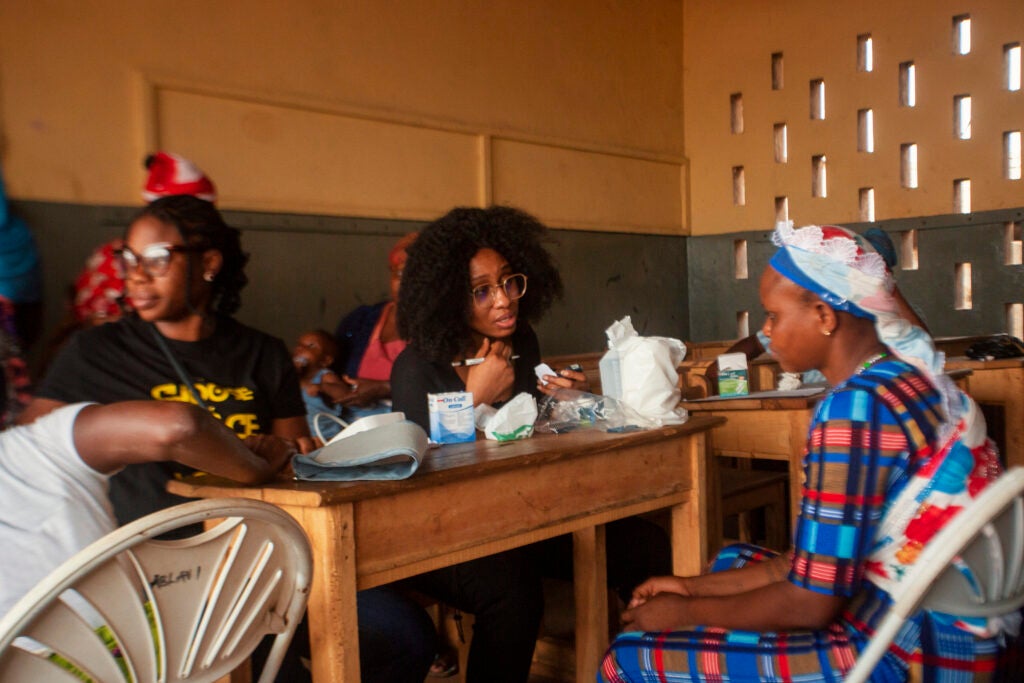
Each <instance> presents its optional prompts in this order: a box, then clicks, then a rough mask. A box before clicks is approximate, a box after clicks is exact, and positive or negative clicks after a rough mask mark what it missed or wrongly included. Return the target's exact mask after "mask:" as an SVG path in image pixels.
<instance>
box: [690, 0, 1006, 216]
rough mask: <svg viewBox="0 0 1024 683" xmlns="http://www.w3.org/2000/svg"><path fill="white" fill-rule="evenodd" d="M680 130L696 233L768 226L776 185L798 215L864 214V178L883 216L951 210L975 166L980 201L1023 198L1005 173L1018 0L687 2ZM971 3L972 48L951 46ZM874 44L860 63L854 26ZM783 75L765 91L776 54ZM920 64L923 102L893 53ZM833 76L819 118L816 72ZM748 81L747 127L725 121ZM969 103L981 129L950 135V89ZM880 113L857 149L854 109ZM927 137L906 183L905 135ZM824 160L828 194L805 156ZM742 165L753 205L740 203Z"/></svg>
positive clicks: (989, 205) (990, 203) (989, 206)
mask: <svg viewBox="0 0 1024 683" xmlns="http://www.w3.org/2000/svg"><path fill="white" fill-rule="evenodd" d="M684 6H685V12H684V25H685V26H686V31H685V50H684V58H683V63H684V64H685V66H686V82H685V88H684V97H685V109H684V113H685V121H686V123H685V133H686V155H687V157H688V158H689V159H690V162H691V165H690V178H691V180H690V182H691V184H690V198H691V203H690V208H689V211H690V214H689V219H690V225H691V230H692V233H693V234H721V233H727V232H735V231H741V230H764V229H768V228H770V227H771V226H772V224H773V223H774V220H775V197H778V196H787V197H788V199H789V209H790V211H789V215H790V218H791V219H793V220H794V221H795V222H796V223H797V224H798V225H799V224H807V223H823V222H843V223H846V222H856V221H858V220H860V213H859V207H858V190H859V188H863V187H873V188H874V189H875V202H876V216H875V217H876V220H886V219H892V218H903V217H911V216H929V215H941V214H950V213H953V181H954V179H958V178H970V179H971V181H972V194H973V201H972V209H973V210H975V211H979V210H980V211H985V210H995V209H1002V208H1008V207H1019V206H1021V205H1022V204H1024V200H1022V198H1024V182H1022V181H1019V180H1017V181H1009V180H1005V179H1004V178H1003V177H1002V176H1003V174H1002V164H1003V161H1002V136H1003V132H1004V131H1007V130H1018V131H1019V130H1021V129H1022V127H1024V92H1020V91H1018V92H1008V91H1007V90H1006V89H1005V88H1004V87H1003V45H1004V44H1007V43H1021V42H1022V41H1024V2H1021V0H988V1H979V0H896V1H891V0H887V1H880V0H858V1H850V0H841V1H838V0H837V1H833V2H822V1H821V0H785V1H783V2H771V3H769V2H765V1H764V0H731V1H730V2H720V1H718V0H687V1H686V2H685V3H684ZM961 14H970V16H971V21H972V28H973V31H972V32H973V40H972V43H973V49H972V51H971V53H970V54H968V55H965V56H955V55H954V54H953V50H952V20H953V17H954V16H955V15H961ZM863 33H870V34H871V36H872V38H873V42H874V55H875V60H874V61H875V65H874V71H873V72H872V73H862V72H858V70H857V62H856V44H857V36H858V35H859V34H863ZM774 52H781V53H782V54H783V64H784V84H783V88H782V89H781V90H776V91H773V90H772V89H771V77H770V74H771V66H770V65H771V55H772V53H774ZM904 61H913V62H914V63H915V65H916V67H917V85H918V104H917V106H916V107H915V108H913V109H908V108H905V107H900V106H899V105H898V100H897V83H898V65H899V63H900V62H904ZM815 78H823V79H824V80H825V84H826V119H825V120H824V121H811V120H810V116H809V110H810V106H809V82H810V80H811V79H815ZM732 93H742V95H743V108H744V123H745V130H744V131H743V133H742V134H738V135H734V134H732V133H731V132H730V95H731V94H732ZM957 94H969V95H971V97H972V101H973V110H974V117H973V137H972V139H970V140H955V139H954V137H953V130H952V128H953V126H952V123H953V96H954V95H957ZM868 107H870V108H872V109H873V110H874V116H875V134H876V139H875V147H876V151H875V152H874V153H873V154H866V153H862V152H858V151H857V145H856V141H857V137H856V135H857V110H858V109H861V108H868ZM777 122H785V123H787V126H788V137H789V161H788V162H787V163H785V164H778V163H775V162H774V160H773V143H772V139H773V135H772V128H773V124H775V123H777ZM909 142H916V143H918V145H919V149H920V159H919V165H920V186H919V188H918V189H913V190H911V189H904V188H902V187H901V186H900V176H899V170H900V167H899V147H900V144H901V143H909ZM819 154H824V155H826V158H827V169H828V196H827V197H825V198H812V197H811V157H812V156H813V155H819ZM734 166H743V167H744V173H745V178H746V204H745V205H744V206H734V204H733V181H732V168H733V167H734Z"/></svg>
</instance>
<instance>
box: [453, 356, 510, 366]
mask: <svg viewBox="0 0 1024 683" xmlns="http://www.w3.org/2000/svg"><path fill="white" fill-rule="evenodd" d="M484 358H485V357H484V356H481V357H480V358H467V359H466V360H453V361H452V367H453V368H464V367H470V366H473V365H480V364H481V363H483V362H484ZM517 358H519V356H518V355H516V356H509V358H508V359H509V360H510V361H513V360H516V359H517Z"/></svg>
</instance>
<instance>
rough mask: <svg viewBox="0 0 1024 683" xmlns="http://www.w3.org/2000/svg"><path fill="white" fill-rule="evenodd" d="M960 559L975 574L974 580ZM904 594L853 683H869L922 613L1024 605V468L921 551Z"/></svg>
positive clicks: (990, 613)
mask: <svg viewBox="0 0 1024 683" xmlns="http://www.w3.org/2000/svg"><path fill="white" fill-rule="evenodd" d="M956 558H959V559H960V560H961V561H962V563H963V565H966V567H967V568H969V569H970V572H969V575H970V576H971V577H972V579H973V580H974V583H972V582H971V581H969V580H968V578H967V575H965V573H964V571H963V570H962V569H963V565H961V567H959V568H958V567H957V566H953V565H952V564H951V563H952V562H953V561H954V559H956ZM901 585H902V586H903V588H904V592H903V594H902V595H900V596H899V597H897V598H896V599H895V601H894V602H893V605H892V608H891V609H890V610H889V612H888V614H886V616H885V618H884V619H883V620H882V622H881V624H879V626H878V629H877V630H876V631H875V633H874V635H873V636H872V637H871V640H870V641H869V642H868V646H867V647H866V648H865V649H864V651H863V652H861V653H860V656H859V657H858V658H857V662H856V664H855V665H854V667H853V669H852V670H851V671H850V672H849V674H847V676H846V679H845V680H846V681H847V682H848V683H862V682H863V681H866V680H868V678H869V677H870V676H871V672H872V671H873V670H874V668H875V666H876V665H877V664H878V662H879V661H880V660H881V658H882V657H883V656H884V655H885V652H886V651H887V650H888V649H889V645H890V644H891V643H892V641H893V639H894V638H895V637H896V634H897V633H898V632H899V630H900V628H901V627H902V626H903V623H904V622H905V621H906V620H907V618H909V617H910V616H912V615H913V614H914V613H915V612H917V611H918V610H919V609H930V610H936V611H940V612H945V613H947V614H955V615H959V616H970V617H996V616H999V615H1002V614H1008V613H1010V612H1014V611H1016V610H1018V609H1020V607H1021V606H1022V605H1024V468H1021V467H1014V468H1012V469H1011V470H1009V471H1008V472H1006V473H1005V474H1003V476H1001V477H1000V478H999V479H997V480H996V481H995V482H993V483H992V484H990V485H989V486H988V488H986V489H985V490H984V491H982V492H981V493H980V494H979V495H978V497H977V498H975V499H974V500H973V501H972V502H971V504H970V505H969V506H968V507H966V508H965V509H963V510H962V511H961V512H960V514H958V515H957V516H956V517H955V518H954V519H953V521H951V522H950V523H949V524H948V525H946V526H945V527H944V528H943V529H941V530H940V531H939V533H937V534H936V535H935V536H934V537H933V538H932V539H931V541H929V542H928V543H927V544H926V545H925V548H924V550H922V551H921V555H920V557H918V559H917V562H915V563H914V565H913V567H912V568H911V569H910V570H909V571H908V573H907V577H906V578H905V579H904V581H903V583H902V584H901Z"/></svg>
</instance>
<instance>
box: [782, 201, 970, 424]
mask: <svg viewBox="0 0 1024 683" xmlns="http://www.w3.org/2000/svg"><path fill="white" fill-rule="evenodd" d="M772 242H773V243H774V244H775V245H776V246H778V247H779V251H778V252H777V253H776V254H775V256H773V257H772V260H771V262H770V265H771V267H772V268H774V269H775V270H776V271H778V272H779V273H780V274H781V275H782V276H784V277H786V278H788V279H790V280H792V281H793V282H795V283H796V284H798V285H800V286H801V287H804V288H805V289H809V290H810V291H812V292H814V293H815V294H817V295H818V296H820V297H821V299H822V300H823V301H825V303H827V304H829V305H830V306H832V307H833V308H835V309H837V310H842V311H846V312H848V313H851V314H852V315H856V316H859V317H862V318H868V319H870V320H874V322H875V330H876V331H877V332H878V338H879V339H880V340H881V342H882V343H883V344H885V345H886V346H888V347H889V348H890V349H891V350H892V351H893V352H894V353H895V354H896V355H897V356H898V357H900V358H902V359H903V360H904V361H906V362H908V363H910V364H911V365H913V366H915V367H917V368H918V369H919V370H921V371H922V372H923V373H924V374H925V375H926V376H927V377H928V379H929V380H930V381H931V382H932V384H933V386H935V388H936V389H937V390H938V391H939V393H940V395H941V396H942V407H943V411H944V413H945V415H946V416H947V423H946V428H947V429H950V430H951V429H952V427H951V426H950V425H951V424H955V423H956V422H957V420H958V419H959V417H960V414H961V412H962V411H963V408H962V406H963V401H962V399H961V398H960V391H959V390H958V389H957V388H956V385H955V384H953V382H952V380H950V379H949V378H948V377H947V376H946V374H945V372H944V367H945V363H946V358H945V354H943V353H942V352H940V351H938V350H936V348H935V343H934V341H932V338H931V337H930V336H929V335H928V333H927V332H925V331H924V330H922V329H921V328H920V327H917V326H915V325H912V324H911V323H910V322H909V321H907V320H906V319H905V318H903V317H902V316H901V315H900V314H899V307H898V306H897V304H896V300H895V298H894V297H893V296H892V292H893V288H894V286H895V284H894V281H893V279H892V274H891V273H890V272H889V271H888V269H887V268H886V266H885V261H884V259H882V257H881V255H880V254H878V252H877V251H875V249H874V247H872V246H871V243H870V242H868V240H866V239H865V238H864V237H862V236H860V235H858V234H856V233H854V232H851V231H850V230H847V229H845V228H840V227H836V226H832V225H826V226H817V225H809V226H807V227H803V228H794V227H793V223H792V221H787V222H784V223H782V222H780V223H778V224H777V225H776V228H775V233H774V234H773V235H772ZM945 435H946V434H945V433H943V434H942V436H945Z"/></svg>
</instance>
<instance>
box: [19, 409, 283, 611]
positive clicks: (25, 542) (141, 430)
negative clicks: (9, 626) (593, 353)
mask: <svg viewBox="0 0 1024 683" xmlns="http://www.w3.org/2000/svg"><path fill="white" fill-rule="evenodd" d="M294 452H295V448H294V446H293V445H291V444H290V443H288V442H287V441H285V440H283V439H278V438H275V437H269V436H253V437H249V438H247V439H245V440H242V439H239V438H237V436H235V434H234V433H233V432H231V431H230V430H229V429H227V428H226V427H224V425H223V424H220V423H219V422H217V420H215V419H213V418H212V417H211V416H210V414H209V413H207V412H206V411H204V410H200V409H199V408H197V407H196V406H190V405H187V404H184V403H158V402H155V401H128V402H121V403H111V404H109V405H105V406H100V405H95V404H88V403H76V404H71V405H66V406H63V407H61V408H59V409H57V410H55V411H53V412H51V413H49V414H48V415H46V416H44V417H41V418H40V419H38V420H36V421H35V422H33V423H32V424H30V425H26V426H20V427H15V428H13V429H11V430H9V431H7V432H4V433H3V434H0V546H2V547H3V548H4V561H3V562H0V615H2V614H4V613H6V612H7V610H8V609H10V607H11V606H12V605H13V604H14V603H15V602H16V601H17V600H18V599H19V598H21V597H22V596H23V595H25V593H26V592H27V591H28V590H29V589H31V588H32V587H33V586H34V585H35V584H36V583H38V582H39V581H40V580H41V579H43V578H44V577H45V576H46V575H47V574H49V573H50V572H51V571H52V570H53V569H55V568H56V567H57V566H58V565H60V564H61V563H62V562H63V561H64V560H66V559H68V558H69V557H71V556H72V555H73V554H75V553H76V552H77V551H79V550H81V549H82V548H84V547H85V546H87V545H89V544H90V543H92V542H93V541H95V540H97V539H99V538H101V537H102V536H104V535H105V534H107V533H109V532H111V531H113V530H114V529H115V527H116V526H117V524H116V522H115V520H114V516H113V514H112V510H111V508H110V502H109V500H108V499H107V488H108V484H109V480H110V478H111V477H112V476H113V475H114V474H115V473H116V472H117V471H118V470H119V469H120V468H122V467H124V466H126V465H130V464H141V463H151V462H163V461H174V462H178V463H181V464H183V465H188V466H191V467H203V468H205V469H206V470H208V471H209V472H211V473H213V474H217V475H220V476H224V477H228V478H231V479H235V480H237V481H240V482H243V483H249V484H257V483H261V482H263V481H266V480H268V479H270V478H271V477H272V476H273V475H274V474H275V473H276V472H278V471H279V470H281V468H282V467H284V466H285V465H286V464H287V463H288V461H289V459H290V457H291V455H292V454H293V453H294Z"/></svg>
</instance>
